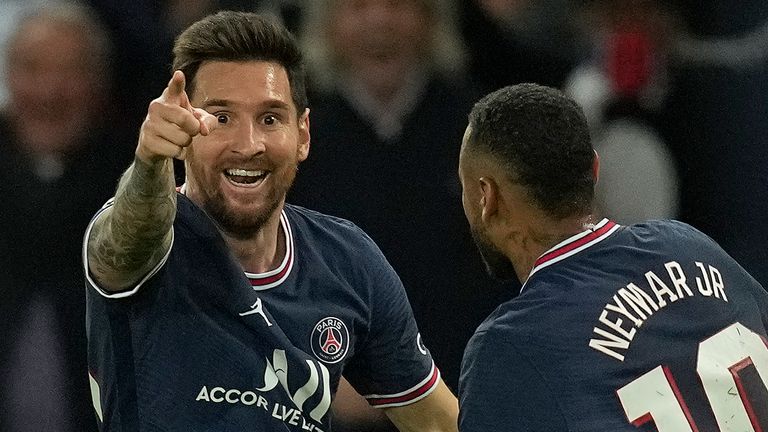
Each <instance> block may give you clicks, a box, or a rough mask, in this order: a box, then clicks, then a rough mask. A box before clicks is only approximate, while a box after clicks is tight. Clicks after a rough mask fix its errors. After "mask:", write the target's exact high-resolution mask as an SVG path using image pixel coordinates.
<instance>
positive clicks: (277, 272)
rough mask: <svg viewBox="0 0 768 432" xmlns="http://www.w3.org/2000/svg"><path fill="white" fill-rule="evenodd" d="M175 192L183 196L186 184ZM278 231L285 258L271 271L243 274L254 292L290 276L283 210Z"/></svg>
mask: <svg viewBox="0 0 768 432" xmlns="http://www.w3.org/2000/svg"><path fill="white" fill-rule="evenodd" d="M176 190H177V191H178V192H180V193H182V194H184V195H186V192H187V184H186V183H184V184H182V185H181V187H178V188H176ZM280 230H281V231H282V232H283V235H285V256H284V257H283V261H282V262H280V265H279V266H278V267H277V268H276V269H273V270H270V271H268V272H265V273H248V272H245V276H246V277H247V278H248V281H250V282H251V286H252V287H253V289H255V290H256V291H263V290H266V289H270V288H273V287H276V286H278V285H280V284H281V283H283V281H285V280H286V279H287V278H288V275H289V274H291V269H292V268H293V259H294V248H293V231H292V230H291V224H290V222H288V217H287V216H286V215H285V210H282V211H281V212H280Z"/></svg>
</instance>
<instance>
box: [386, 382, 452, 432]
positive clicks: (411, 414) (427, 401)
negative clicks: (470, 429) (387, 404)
mask: <svg viewBox="0 0 768 432" xmlns="http://www.w3.org/2000/svg"><path fill="white" fill-rule="evenodd" d="M384 412H385V413H386V414H387V416H388V417H389V419H390V420H392V423H394V424H395V426H397V429H398V430H399V431H400V432H458V430H459V429H458V417H459V403H458V401H457V400H456V396H454V395H453V393H451V390H450V389H449V388H448V386H446V385H445V383H444V382H443V381H442V380H440V383H439V384H438V385H437V388H436V389H435V390H434V391H433V392H432V393H430V394H429V396H427V397H425V398H424V399H422V400H420V401H418V402H416V403H413V404H411V405H406V406H403V407H396V408H387V409H386V410H385V411H384Z"/></svg>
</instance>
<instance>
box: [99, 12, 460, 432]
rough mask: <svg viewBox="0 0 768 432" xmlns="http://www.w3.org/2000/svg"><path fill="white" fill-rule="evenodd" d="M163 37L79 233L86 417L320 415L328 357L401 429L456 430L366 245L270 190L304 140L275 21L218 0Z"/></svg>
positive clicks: (332, 379)
mask: <svg viewBox="0 0 768 432" xmlns="http://www.w3.org/2000/svg"><path fill="white" fill-rule="evenodd" d="M174 55H175V59H174V65H173V66H174V69H175V72H174V73H173V76H172V78H171V80H170V82H169V83H168V87H167V88H166V89H165V91H164V92H163V93H162V95H161V96H160V97H159V98H157V99H155V100H154V101H152V103H150V105H149V109H148V114H147V117H146V119H145V121H144V123H143V125H142V127H141V131H140V134H139V142H138V146H137V148H136V157H135V161H134V163H133V164H132V165H131V167H130V168H129V169H128V170H127V172H126V173H125V174H124V176H123V178H122V179H121V182H120V184H119V186H118V190H117V192H116V194H115V197H114V199H113V200H111V201H110V202H108V203H107V204H106V205H105V206H104V208H102V209H101V211H99V212H98V213H97V214H96V216H95V217H94V219H93V221H92V223H91V225H90V226H89V229H88V231H87V232H86V238H85V242H84V263H85V269H86V272H87V281H88V319H87V328H88V337H89V340H88V342H89V358H90V376H91V387H92V395H93V402H94V407H95V409H96V412H97V415H98V418H99V420H100V422H101V425H102V430H105V431H106V430H111V431H137V430H174V431H243V430H258V431H285V430H291V431H316V432H322V431H329V430H331V423H332V422H331V418H330V417H331V416H330V414H329V407H330V404H331V400H332V398H333V395H334V393H335V391H336V388H337V385H338V383H339V380H340V378H341V376H342V374H343V375H344V377H345V378H346V379H348V380H349V381H350V382H351V383H352V384H353V385H354V386H355V388H356V389H357V390H358V391H359V392H360V393H362V394H363V395H365V396H366V398H367V399H368V401H369V402H370V404H372V405H374V406H377V407H381V408H385V411H386V413H387V414H388V416H389V417H390V419H391V420H392V421H393V423H394V424H395V425H396V426H397V427H398V428H399V429H400V430H402V431H455V430H456V417H457V414H458V404H457V403H456V398H455V397H454V396H453V395H452V394H451V392H450V390H449V389H448V388H447V387H446V386H445V384H443V382H442V380H441V379H440V374H439V372H438V370H437V368H436V367H435V365H434V363H433V361H432V359H431V356H430V354H429V351H428V350H427V349H426V347H425V346H424V345H423V343H422V342H421V338H420V335H419V333H418V330H417V328H416V324H415V321H414V318H413V316H412V313H411V309H410V307H409V305H408V302H407V299H406V296H405V294H404V290H403V287H402V284H401V283H400V281H399V279H398V277H397V276H396V274H395V273H394V272H393V270H392V269H391V267H390V266H389V265H388V263H387V261H386V260H385V258H384V257H383V256H382V254H381V253H380V251H379V250H378V248H377V247H376V246H375V244H374V243H373V242H372V241H371V240H370V239H369V238H368V237H367V236H366V235H365V234H364V233H363V232H362V231H361V230H360V229H358V228H357V227H355V226H354V225H352V224H351V223H349V222H347V221H344V220H341V219H338V218H334V217H330V216H326V215H322V214H319V213H316V212H313V211H311V210H307V209H304V208H300V207H295V206H291V205H288V204H286V203H285V195H286V191H287V190H288V188H289V187H290V185H291V183H292V181H293V179H294V176H295V175H296V171H297V166H298V164H299V163H300V162H301V161H302V160H304V159H305V158H306V157H307V155H308V152H309V143H310V131H309V110H308V109H307V99H306V94H305V85H304V75H303V69H302V63H301V55H300V53H299V51H298V50H297V48H296V45H295V43H294V40H293V39H292V37H291V35H290V34H289V33H288V32H287V30H285V29H284V28H282V27H278V26H276V25H274V24H272V23H271V22H270V21H268V20H265V19H264V18H262V17H260V16H258V15H255V14H248V13H236V12H221V13H218V14H216V15H212V16H209V17H206V18H204V19H203V20H201V21H199V22H197V23H195V24H193V25H192V26H190V27H189V28H188V29H187V30H185V31H184V32H183V33H182V34H181V35H180V36H179V38H178V39H177V42H176V45H175V48H174ZM174 158H176V159H182V160H184V163H185V168H186V169H185V172H186V182H185V184H184V185H183V186H182V187H181V188H179V190H178V191H177V189H176V187H175V182H174V173H173V159H174Z"/></svg>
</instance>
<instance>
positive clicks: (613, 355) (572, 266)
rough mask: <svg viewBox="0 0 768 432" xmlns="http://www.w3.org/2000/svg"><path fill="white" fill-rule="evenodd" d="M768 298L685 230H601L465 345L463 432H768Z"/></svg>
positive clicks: (566, 246)
mask: <svg viewBox="0 0 768 432" xmlns="http://www.w3.org/2000/svg"><path fill="white" fill-rule="evenodd" d="M767 324H768V293H766V292H765V290H764V289H763V287H761V286H760V284H759V283H757V282H756V281H755V280H754V279H753V278H752V277H751V276H750V275H749V274H747V273H746V272H745V271H744V270H743V269H742V268H741V267H740V266H739V265H738V264H737V263H736V262H735V261H734V260H733V259H731V258H730V257H729V256H728V255H727V254H726V253H725V252H724V251H723V250H722V249H721V248H720V247H719V246H717V245H716V244H715V243H714V242H713V241H712V240H711V239H710V238H709V237H707V236H705V235H704V234H702V233H700V232H699V231H697V230H695V229H693V228H692V227H690V226H688V225H685V224H683V223H680V222H649V223H646V224H639V225H633V226H627V227H625V226H619V225H616V224H615V223H613V222H611V221H608V220H603V221H602V222H601V223H599V224H597V225H596V226H594V227H593V228H592V229H591V230H588V231H585V232H583V233H581V234H579V235H576V236H574V237H571V238H570V239H568V240H566V241H564V242H562V243H560V244H558V245H557V246H556V247H554V248H553V249H551V250H550V251H548V252H547V253H545V254H544V255H542V256H541V257H540V258H539V259H538V260H537V261H536V263H535V265H534V267H533V269H532V271H531V275H530V277H529V279H528V280H527V282H526V283H525V284H524V285H523V288H522V291H521V293H520V295H519V296H518V297H517V298H515V299H513V300H510V301H508V302H506V303H504V304H502V305H501V306H500V307H499V308H498V309H497V310H496V311H495V312H494V313H493V314H492V315H491V316H490V317H488V319H487V320H486V321H485V322H484V323H483V324H481V325H480V327H479V328H478V329H477V331H476V333H475V335H474V336H473V337H472V339H471V340H470V343H469V345H468V346H467V350H466V352H465V356H464V360H463V363H462V373H461V379H460V385H459V397H460V404H461V411H460V420H459V423H460V430H461V431H462V432H488V431H590V432H595V431H638V430H643V431H659V432H686V431H702V432H704V431H718V430H719V431H760V430H763V431H766V430H768V391H767V384H768V345H767V344H766V325H767Z"/></svg>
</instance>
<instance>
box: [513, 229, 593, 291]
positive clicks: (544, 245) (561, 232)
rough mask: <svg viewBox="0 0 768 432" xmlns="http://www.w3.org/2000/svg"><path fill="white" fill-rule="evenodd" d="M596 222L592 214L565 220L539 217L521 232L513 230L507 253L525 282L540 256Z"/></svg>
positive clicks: (520, 278) (520, 277)
mask: <svg viewBox="0 0 768 432" xmlns="http://www.w3.org/2000/svg"><path fill="white" fill-rule="evenodd" d="M542 221H544V222H542ZM593 224H594V220H593V216H592V215H584V216H579V217H572V218H567V219H562V220H550V219H538V220H536V221H532V223H531V224H530V225H528V226H527V227H525V228H523V229H521V230H520V231H519V232H516V233H512V235H511V236H510V237H509V239H510V241H509V242H508V246H507V256H509V257H510V260H511V261H512V265H513V266H514V268H515V273H516V274H517V277H518V279H519V280H520V281H521V282H523V283H525V281H526V280H528V275H530V274H531V270H533V266H534V264H536V260H538V259H539V257H541V256H542V255H543V254H544V253H545V252H547V251H548V250H550V249H552V248H553V247H554V246H555V245H557V244H558V243H560V242H562V241H563V240H566V239H568V238H569V237H573V236H574V235H576V234H578V233H580V232H583V231H585V230H588V229H589V228H590V226H592V225H593Z"/></svg>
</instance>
